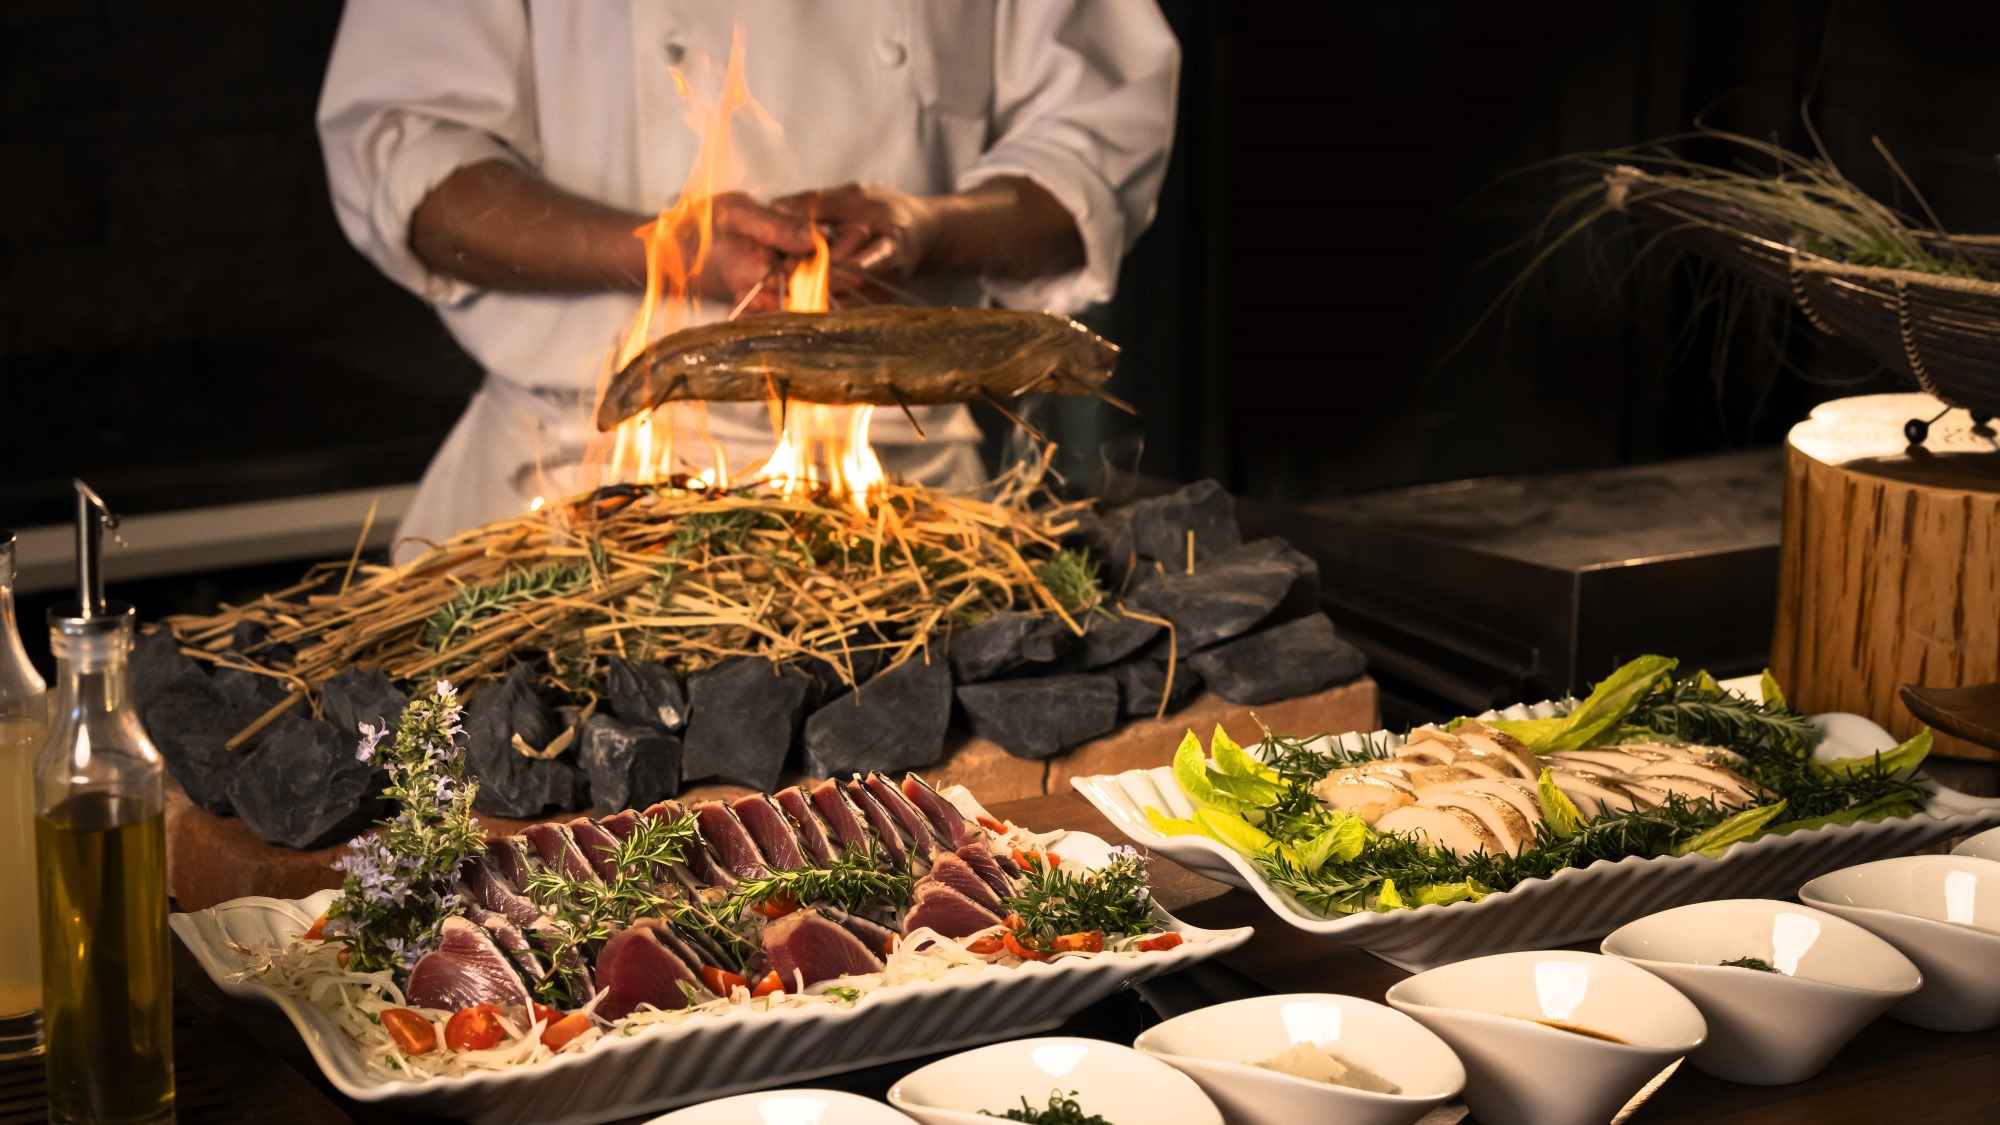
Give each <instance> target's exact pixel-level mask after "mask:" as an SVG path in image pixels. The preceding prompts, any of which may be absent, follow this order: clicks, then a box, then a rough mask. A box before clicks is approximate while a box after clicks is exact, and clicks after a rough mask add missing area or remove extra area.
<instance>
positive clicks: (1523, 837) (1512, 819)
mask: <svg viewBox="0 0 2000 1125" xmlns="http://www.w3.org/2000/svg"><path fill="white" fill-rule="evenodd" d="M1417 804H1418V805H1419V806H1423V807H1428V808H1438V809H1444V810H1446V811H1451V810H1454V809H1463V810H1465V811H1466V812H1469V813H1471V814H1472V815H1473V816H1474V817H1477V818H1478V820H1479V823H1480V824H1482V825H1484V826H1485V828H1486V831H1487V833H1488V834H1489V835H1491V836H1492V837H1493V838H1494V839H1495V840H1497V841H1499V843H1500V850H1502V851H1504V852H1506V853H1507V854H1509V855H1519V854H1520V853H1521V852H1522V850H1523V849H1525V848H1527V847H1528V845H1530V844H1532V843H1534V842H1535V830H1534V829H1533V828H1532V827H1530V826H1529V824H1528V818H1527V817H1524V816H1522V815H1521V812H1520V810H1519V809H1516V808H1515V807H1514V806H1513V805H1510V804H1508V803H1507V802H1506V801H1505V800H1502V799H1501V798H1499V797H1496V796H1493V795H1491V794H1488V793H1478V792H1471V793H1468V792H1465V791H1464V790H1460V789H1455V788H1452V787H1450V786H1440V787H1438V788H1436V789H1431V790H1427V791H1426V792H1425V793H1424V795H1423V796H1422V797H1420V798H1418V799H1417Z"/></svg>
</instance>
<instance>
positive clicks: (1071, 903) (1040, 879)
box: [1005, 847, 1159, 945]
mask: <svg viewBox="0 0 2000 1125" xmlns="http://www.w3.org/2000/svg"><path fill="white" fill-rule="evenodd" d="M1023 875H1024V880H1023V884H1022V888H1021V893H1020V894H1018V895H1015V896H1013V897H1010V898H1008V899H1006V900H1005V905H1006V908H1007V909H1008V910H1009V911H1011V912H1012V913H1014V914H1017V915H1019V916H1020V918H1021V925H1020V927H1019V928H1018V929H1017V930H1016V931H1015V932H1016V933H1019V934H1022V935H1025V936H1028V937H1030V938H1033V939H1035V940H1036V941H1038V942H1040V943H1041V944H1044V945H1046V944H1047V943H1048V942H1050V941H1053V940H1055V939H1056V938H1058V937H1061V936H1063V935H1064V934H1079V933H1090V932H1091V931H1093V930H1095V931H1100V932H1102V933H1104V934H1106V935H1110V934H1145V933H1151V932H1152V931H1154V930H1156V929H1158V928H1159V922H1158V921H1157V920H1156V919H1154V917H1153V913H1152V893H1151V892H1150V891H1149V890H1147V888H1146V861H1145V860H1144V859H1142V858H1141V857H1140V855H1139V853H1138V852H1136V851H1134V850H1133V849H1131V848H1122V847H1121V848H1113V849H1111V860H1110V862H1108V863H1106V864H1105V865H1104V866H1103V867H1100V868H1098V869H1097V870H1095V871H1084V872H1078V873H1075V874H1072V873H1070V872H1067V871H1063V870H1062V869H1061V868H1059V867H1057V866H1055V865H1054V864H1048V863H1030V864H1029V865H1028V866H1027V870H1026V871H1025V872H1023Z"/></svg>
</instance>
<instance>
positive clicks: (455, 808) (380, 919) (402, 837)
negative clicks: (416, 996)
mask: <svg viewBox="0 0 2000 1125" xmlns="http://www.w3.org/2000/svg"><path fill="white" fill-rule="evenodd" d="M457 696H458V692H457V690H456V689H455V688H453V687H452V686H451V684H450V683H448V682H446V681H444V680H439V681H438V682H437V686H436V687H435V688H433V689H432V691H431V694H429V695H426V696H420V697H418V698H416V699H413V700H411V701H410V705H409V706H408V707H406V708H404V710H403V714H402V716H401V717H400V718H399V719H398V720H397V722H396V731H395V737H394V738H388V735H389V732H388V731H387V730H386V729H383V730H377V729H376V728H375V726H374V725H373V724H372V723H362V724H361V742H360V744H359V746H358V747H357V748H356V749H355V753H354V756H355V757H356V758H357V759H359V760H360V761H363V762H368V761H373V760H375V759H376V758H378V757H379V758H380V759H381V763H382V766H383V768H384V769H385V770H386V771H387V772H388V775H389V784H388V785H387V786H386V787H384V788H383V790H382V795H383V796H384V797H386V798H387V799H389V800H390V801H393V802H395V803H396V805H397V806H398V808H397V812H396V815H395V816H394V817H393V818H391V819H389V820H384V821H378V822H377V823H376V827H377V828H378V829H379V831H376V832H373V833H370V834H368V835H365V836H359V837H356V838H355V839H354V840H353V842H352V843H350V844H349V845H348V847H349V851H348V853H347V854H346V855H344V856H342V857H341V858H339V859H337V860H335V861H334V863H333V866H334V867H335V868H336V869H338V870H340V871H344V872H346V873H347V878H346V880H345V882H344V884H343V885H342V887H341V893H340V897H339V898H337V899H334V900H333V904H332V905H331V906H329V907H328V908H327V911H326V918H327V924H326V927H325V929H324V930H323V931H322V932H323V933H324V934H325V935H326V936H327V938H328V940H331V941H338V942H340V943H342V944H344V945H345V946H346V947H347V950H348V967H349V968H351V969H353V970H354V971H356V972H363V973H372V972H380V971H382V970H385V969H396V970H407V969H409V968H410V967H412V966H414V965H415V964H416V963H417V958H419V957H421V956H423V955H424V954H425V953H426V952H428V951H429V950H431V949H432V948H435V947H436V945H437V941H438V929H439V927H440V926H442V925H443V924H444V920H445V918H447V917H449V916H451V915H454V914H459V913H463V908H462V907H461V905H460V904H459V901H458V895H457V893H456V892H455V891H454V890H453V886H454V883H455V881H456V879H457V874H456V872H457V868H458V862H459V860H461V859H464V858H465V857H466V856H469V855H475V854H477V853H478V851H479V849H480V847H481V846H482V844H483V842H484V837H483V835H482V834H481V832H480V830H479V827H478V826H477V825H475V824H474V823H473V821H472V797H473V794H474V793H477V792H478V791H479V783H478V782H477V781H467V780H465V759H464V755H463V754H462V753H460V751H459V747H458V745H457V742H458V737H459V734H460V727H459V716H460V712H461V708H460V707H459V704H458V698H457ZM385 739H387V742H388V744H387V745H386V746H385V745H383V742H384V740H385Z"/></svg>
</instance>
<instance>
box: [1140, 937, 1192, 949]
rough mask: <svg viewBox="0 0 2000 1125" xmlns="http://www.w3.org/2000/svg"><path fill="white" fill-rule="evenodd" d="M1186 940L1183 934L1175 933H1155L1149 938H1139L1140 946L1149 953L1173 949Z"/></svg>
mask: <svg viewBox="0 0 2000 1125" xmlns="http://www.w3.org/2000/svg"><path fill="white" fill-rule="evenodd" d="M1185 940H1186V939H1185V938H1183V937H1181V935H1179V934H1175V933H1166V934H1154V935H1153V936H1152V937H1149V938H1141V939H1140V940H1139V948H1140V949H1143V950H1145V951H1146V952H1148V953H1153V952H1156V951H1158V950H1162V949H1172V948H1173V947H1175V946H1177V945H1179V944H1180V943H1181V942H1183V941H1185Z"/></svg>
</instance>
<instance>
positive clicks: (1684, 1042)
mask: <svg viewBox="0 0 2000 1125" xmlns="http://www.w3.org/2000/svg"><path fill="white" fill-rule="evenodd" d="M1388 1000H1389V1003H1390V1004H1391V1005H1393V1006H1394V1007H1396V1008H1397V1009H1398V1010H1399V1011H1403V1012H1407V1013H1408V1014H1409V1015H1410V1016H1412V1017H1413V1018H1415V1019H1416V1020H1417V1021H1418V1022H1419V1023H1421V1024H1423V1025H1424V1026H1425V1027H1428V1028H1430V1029H1431V1030H1432V1031H1435V1032H1437V1034H1438V1037H1439V1038H1441V1039H1443V1040H1444V1041H1445V1042H1446V1043H1448V1044H1450V1045H1451V1049H1452V1050H1453V1051H1456V1052H1457V1053H1458V1057H1459V1060H1460V1061H1461V1062H1463V1063H1464V1064H1465V1104H1466V1105H1467V1106H1468V1107H1470V1108H1471V1110H1472V1113H1473V1116H1475V1117H1477V1118H1478V1119H1479V1121H1480V1122H1481V1125H1604V1122H1606V1121H1609V1120H1611V1118H1612V1117H1613V1116H1614V1115H1615V1114H1617V1112H1618V1110H1619V1108H1620V1107H1622V1106H1623V1105H1624V1104H1625V1103H1626V1102H1628V1101H1630V1100H1631V1099H1632V1096H1633V1095H1634V1094H1636V1093H1638V1092H1639V1091H1640V1090H1641V1089H1642V1088H1643V1087H1645V1085H1646V1084H1647V1083H1648V1082H1649V1081H1651V1080H1652V1079H1653V1077H1654V1076H1655V1075H1658V1074H1659V1073H1660V1071H1661V1070H1662V1069H1664V1068H1665V1067H1666V1066H1667V1064H1669V1063H1671V1062H1673V1061H1674V1060H1675V1059H1676V1058H1679V1057H1680V1056H1682V1055H1685V1054H1687V1053H1688V1052H1689V1051H1692V1050H1694V1049H1695V1048H1697V1047H1699V1046H1701V1044H1702V1040H1703V1039H1704V1038H1706V1037H1707V1033H1708V1028H1707V1025H1706V1024H1705V1023H1704V1022H1703V1021H1702V1018H1701V1013H1700V1012H1699V1011H1697V1010H1696V1009H1695V1006H1694V1005H1693V1004H1692V1003H1690V1002H1689V1001H1688V998H1687V997H1685V996H1682V995H1681V994H1680V993H1678V992H1676V991H1674V989H1673V987H1672V986H1670V985H1668V984H1667V983H1666V982H1665V981H1662V980H1661V979H1660V978H1658V977H1656V976H1654V975H1652V974H1651V973H1648V972H1646V971H1645V970H1644V969H1640V968H1638V967H1636V966H1633V965H1628V964H1626V963H1625V962H1623V961H1620V960H1618V959H1617V958H1615V957H1605V956H1602V955H1600V954H1596V953H1573V952H1570V951H1568V950H1529V951H1527V952H1523V953H1498V954H1494V955H1493V956H1491V957H1475V958H1473V959H1472V960H1470V961H1460V962H1458V963H1457V964H1454V965H1444V966H1440V967H1439V968H1435V969H1431V970H1429V971H1428V972H1422V973H1418V974H1417V975H1416V976H1413V977H1411V978H1409V979H1408V980H1405V981H1401V982H1398V983H1397V984H1396V985H1395V986H1394V987H1393V988H1391V989H1389V996H1388ZM1538 1020H1550V1021H1554V1022H1557V1023H1565V1024H1571V1025H1574V1026H1577V1027H1581V1028H1587V1029H1589V1030H1591V1031H1594V1032H1598V1033H1600V1034H1603V1035H1612V1036H1616V1037H1617V1038H1618V1040H1619V1042H1612V1041H1610V1040H1606V1039H1599V1038H1595V1037H1593V1036H1590V1035H1580V1034H1577V1033H1576V1032H1573V1031H1563V1030H1559V1029H1557V1028H1553V1027H1548V1026H1546V1025H1544V1024H1541V1023H1538V1022H1535V1021H1538Z"/></svg>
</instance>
